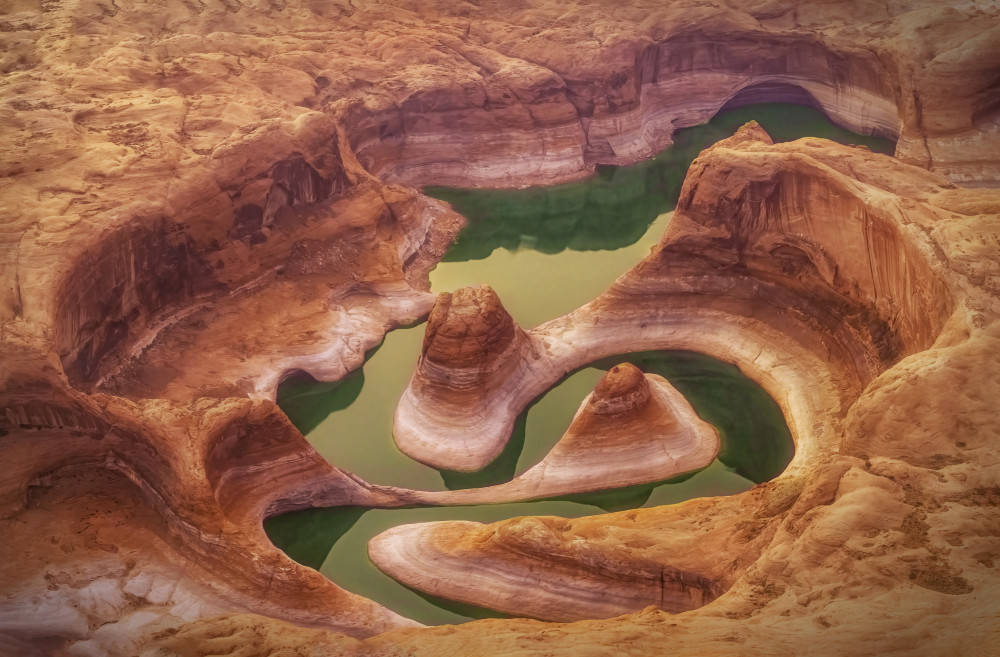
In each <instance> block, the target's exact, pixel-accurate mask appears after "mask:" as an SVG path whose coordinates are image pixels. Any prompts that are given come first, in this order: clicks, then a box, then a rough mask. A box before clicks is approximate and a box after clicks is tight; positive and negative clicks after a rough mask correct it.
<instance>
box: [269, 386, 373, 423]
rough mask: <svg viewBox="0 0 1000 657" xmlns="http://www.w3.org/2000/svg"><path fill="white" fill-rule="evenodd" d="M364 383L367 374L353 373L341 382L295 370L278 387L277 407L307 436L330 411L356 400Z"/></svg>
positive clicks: (332, 411)
mask: <svg viewBox="0 0 1000 657" xmlns="http://www.w3.org/2000/svg"><path fill="white" fill-rule="evenodd" d="M364 385H365V373H364V372H363V371H361V370H356V371H354V372H351V373H350V374H348V375H347V376H345V377H344V378H343V379H341V380H339V381H330V382H328V381H317V380H316V379H314V378H313V377H311V376H310V375H309V374H307V373H306V372H302V371H299V372H295V373H293V374H292V375H290V376H288V377H286V378H285V379H284V380H283V381H282V382H281V384H280V385H279V386H278V399H277V403H278V406H280V407H281V410H283V411H284V412H285V415H287V416H288V419H289V420H290V421H291V423H292V424H293V425H295V428H296V429H298V430H299V431H301V432H302V435H307V434H308V433H309V432H310V431H312V430H313V429H315V428H316V427H318V426H319V424H320V423H321V422H322V421H323V420H325V419H326V418H327V417H328V416H329V415H330V414H331V413H334V412H336V411H340V410H343V409H345V408H347V407H348V406H350V405H351V404H353V403H354V400H355V399H357V398H358V395H360V394H361V388H363V387H364Z"/></svg>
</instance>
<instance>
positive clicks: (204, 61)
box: [0, 0, 1000, 657]
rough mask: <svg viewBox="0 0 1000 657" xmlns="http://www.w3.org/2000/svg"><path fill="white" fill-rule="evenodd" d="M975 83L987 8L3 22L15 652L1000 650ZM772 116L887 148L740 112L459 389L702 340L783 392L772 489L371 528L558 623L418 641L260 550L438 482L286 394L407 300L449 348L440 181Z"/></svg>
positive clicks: (710, 2) (2, 330) (9, 10)
mask: <svg viewBox="0 0 1000 657" xmlns="http://www.w3.org/2000/svg"><path fill="white" fill-rule="evenodd" d="M998 62H1000V9H998V8H997V6H996V4H995V3H993V2H988V1H986V0H982V1H980V0H968V1H965V0H963V1H960V2H959V1H956V2H940V1H936V0H909V1H907V2H901V1H895V0H890V1H889V2H869V1H868V0H848V1H846V2H835V3H831V2H825V1H821V0H815V1H811V0H802V1H800V2H792V1H783V0H749V1H747V2H743V1H736V0H707V1H704V2H694V1H688V0H677V1H676V2H661V1H653V0H625V1H624V2H610V1H608V2H597V1H595V2H572V1H570V2H549V1H548V0H522V1H515V2H508V1H503V2H501V1H499V0H482V1H481V2H460V1H445V0H439V1H434V0H428V1H427V2H420V3H412V2H404V1H403V0H387V1H385V2H374V1H368V0H354V1H353V2H351V1H348V0H344V1H342V2H341V1H337V0H334V1H331V2H319V1H310V0H298V1H297V0H288V1H287V2H286V1H283V0H282V1H278V0H246V1H243V2H241V1H239V0H200V1H196V2H187V1H177V2H165V3H145V2H137V1H135V0H108V1H105V0H8V1H7V2H5V3H4V5H3V7H2V8H0V72H2V78H0V122H2V125H3V130H2V131H0V144H2V148H0V171H2V178H0V446H2V451H3V464H4V465H3V468H2V473H0V535H2V536H3V537H4V552H3V556H4V558H3V559H0V594H2V595H0V654H3V655H7V654H10V655H27V656H30V655H50V654H60V655H62V654H67V655H142V656H143V657H153V656H165V655H218V654H239V655H245V656H248V657H249V656H256V655H261V656H263V655H279V654H280V655H358V656H361V655H365V656H368V655H371V656H376V655H385V656H389V655H403V654H405V655H433V656H436V657H440V656H445V655H521V654H523V655H541V654H546V655H574V656H579V655H606V654H629V655H655V654H667V653H669V654H671V655H679V656H680V655H700V654H706V653H709V654H713V655H743V654H780V655H787V654H801V655H806V654H831V655H832V654H837V655H871V654H888V653H892V654H899V655H940V654H965V655H988V654H991V652H990V651H991V650H994V651H995V646H997V645H1000V576H998V574H997V573H998V564H1000V513H998V510H997V506H998V504H1000V413H998V412H997V409H996V400H997V399H1000V360H998V356H997V354H998V353H1000V264H998V263H1000V190H997V189H996V186H997V184H998V183H1000V78H998V68H997V65H998ZM761 100H769V101H790V102H798V103H804V104H809V105H813V106H815V107H818V108H821V109H822V110H823V111H825V112H826V113H827V115H828V116H830V117H831V118H832V119H833V120H835V121H836V122H838V123H840V124H842V125H844V126H846V127H850V128H852V129H854V130H857V131H861V132H865V133H870V134H877V135H881V136H885V137H890V138H894V139H898V142H897V144H898V145H897V150H896V157H895V158H890V157H887V156H883V155H877V154H873V153H871V152H868V151H866V150H864V149H861V148H853V147H849V146H841V145H837V144H834V143H831V142H828V141H823V140H817V139H804V140H799V141H796V142H792V143H785V144H772V143H771V140H770V138H769V137H768V136H767V134H766V133H764V132H763V130H761V129H760V128H759V127H756V126H754V125H748V126H746V127H744V128H743V129H741V131H740V132H739V133H738V134H736V135H735V136H733V137H732V138H730V139H727V140H725V141H723V142H720V143H718V144H716V145H715V146H713V147H711V148H709V149H707V150H706V151H705V152H703V153H702V154H701V156H699V158H698V159H697V160H696V161H695V163H694V164H693V165H692V166H691V169H690V171H689V172H688V175H687V178H686V180H685V183H684V187H683V190H682V193H681V198H680V201H679V203H678V207H677V210H676V212H675V214H674V218H673V220H672V221H671V223H670V225H669V228H668V229H667V232H666V234H665V235H664V236H663V239H662V241H661V242H660V243H659V244H658V246H657V247H656V248H654V249H653V251H652V252H651V253H650V255H649V256H648V257H647V258H646V259H644V260H643V261H642V262H640V263H637V264H636V267H635V268H634V269H632V270H631V271H629V272H628V273H627V274H625V275H624V276H622V277H621V278H620V279H618V280H617V281H616V282H615V283H614V285H612V286H611V288H609V289H608V290H607V291H606V292H605V293H604V294H602V295H601V296H600V297H599V298H597V299H595V300H594V301H593V302H591V303H589V304H587V305H585V306H583V307H581V308H580V309H578V310H576V311H574V312H572V313H570V314H569V315H566V316H564V317H562V318H559V319H556V320H553V321H551V322H548V323H546V324H543V325H541V326H538V327H517V326H516V325H514V324H513V323H511V324H510V325H509V326H508V325H506V324H505V320H504V319H503V314H502V313H500V312H499V310H498V309H497V307H496V305H495V304H493V303H492V300H491V299H490V298H489V295H488V294H486V293H485V292H484V293H482V294H481V296H480V298H479V300H480V301H482V302H483V303H481V304H479V305H480V307H481V308H484V309H485V310H486V311H487V313H486V314H487V315H489V316H490V317H492V318H493V319H494V320H499V321H498V322H492V323H491V322H485V323H483V324H482V326H481V328H483V329H484V330H485V331H486V333H485V334H486V335H488V336H492V337H495V338H497V340H498V342H497V344H499V345H501V346H502V348H503V350H505V351H504V353H507V352H512V353H516V354H517V355H518V357H517V359H514V360H510V361H508V360H505V361H504V363H507V362H511V363H513V366H507V365H504V364H503V363H500V364H498V365H497V366H496V367H487V368H486V370H487V371H485V372H484V371H483V365H482V364H483V363H486V365H491V364H492V363H493V361H490V360H489V358H485V360H483V358H484V357H485V356H488V355H489V354H476V355H474V358H473V360H474V361H475V362H474V363H473V365H475V366H474V367H473V366H470V367H469V368H467V369H469V370H470V371H473V370H474V373H475V374H476V376H480V375H483V374H484V373H485V374H486V375H488V376H487V377H486V378H488V379H489V382H490V386H492V388H490V389H489V390H487V391H486V392H485V393H482V391H480V392H478V393H476V394H483V395H485V396H483V397H482V399H481V401H482V402H483V403H484V404H485V405H486V407H489V406H490V402H491V401H493V400H495V399H497V395H498V394H500V393H504V391H509V390H511V389H513V388H514V387H517V386H515V383H517V382H521V383H522V384H523V386H524V387H525V388H528V389H530V390H534V391H535V392H534V394H533V395H531V396H527V397H525V398H523V399H522V398H520V397H519V398H517V399H515V400H513V402H511V403H505V405H503V406H497V408H500V409H501V410H500V412H499V415H498V416H499V417H500V418H501V420H502V421H507V420H509V419H510V418H511V417H513V416H516V414H517V413H518V412H519V410H520V409H521V408H523V406H524V405H526V404H527V403H529V402H530V400H531V398H532V397H533V396H534V395H537V394H538V393H540V392H542V391H544V390H545V389H547V388H548V387H549V386H551V385H552V384H554V383H555V382H556V381H558V379H559V378H560V377H561V376H562V375H564V374H565V373H566V372H569V371H572V370H573V369H575V368H576V367H579V366H581V365H584V364H586V363H588V362H591V361H593V360H595V359H597V358H603V357H605V356H609V355H613V354H619V353H622V352H624V351H630V350H645V349H662V348H670V349H690V350H695V351H700V352H704V353H707V354H709V355H712V356H715V357H717V358H720V359H722V360H724V361H727V362H730V363H735V364H737V365H738V366H739V367H740V369H741V370H742V371H743V372H744V373H746V374H747V375H748V376H750V377H751V378H753V379H754V380H756V381H757V382H758V383H760V384H761V385H762V386H763V387H764V388H765V389H766V390H767V391H768V392H769V393H770V394H771V396H772V397H773V398H774V399H775V400H776V401H777V402H778V404H779V405H780V406H781V408H782V410H783V412H784V413H785V416H786V418H787V421H788V424H789V427H790V428H791V430H792V434H793V436H794V438H795V442H796V453H795V457H794V460H793V461H792V463H791V464H790V466H789V467H788V469H787V470H786V471H785V472H784V473H783V474H782V475H781V476H779V477H778V478H776V479H774V480H773V481H770V482H767V483H765V484H761V485H758V486H755V487H754V488H752V489H751V490H749V491H747V492H746V493H743V494H740V495H735V496H730V497H725V498H704V499H696V500H691V501H689V502H686V503H683V504H679V505H674V506H667V507H657V508H651V509H637V510H633V511H623V512H619V513H614V514H608V515H601V516H594V517H587V518H579V519H575V520H564V519H561V518H551V517H547V518H517V519H513V520H510V521H506V522H501V523H496V524H494V525H487V526H482V525H477V524H474V523H435V524H433V525H427V526H422V527H420V528H418V529H411V528H405V527H404V528H399V529H397V530H393V531H394V532H397V533H398V534H401V533H405V532H410V533H409V534H408V536H407V537H406V540H402V541H396V542H395V543H394V545H395V546H396V548H394V551H393V553H392V555H391V556H392V559H393V560H395V561H396V562H398V563H399V564H402V565H401V566H400V568H402V569H404V570H405V568H406V567H407V566H406V564H408V563H409V564H416V565H415V566H414V567H415V568H419V567H421V566H420V564H422V563H426V561H427V560H433V561H434V563H435V568H436V570H435V571H434V577H435V581H434V582H433V583H431V584H428V583H422V582H419V581H416V580H413V584H414V585H415V586H420V587H425V586H426V587H428V588H430V587H431V586H433V589H434V591H433V592H435V593H436V594H438V595H444V596H446V597H452V598H454V599H457V600H462V601H466V602H472V603H477V604H485V605H488V606H489V605H493V606H496V607H498V608H508V607H510V604H511V603H510V601H511V600H514V601H515V603H516V604H519V605H520V606H519V607H518V609H520V610H523V611H522V612H521V613H523V614H524V615H528V616H532V617H535V618H541V619H549V620H553V621H575V622H566V623H560V624H555V623H551V622H543V621H541V620H527V619H509V620H487V621H479V622H474V623H468V624H465V625H461V626H454V627H452V626H444V627H437V628H423V627H419V626H418V624H417V623H415V622H413V621H411V620H409V619H406V618H403V617H401V616H399V615H398V614H396V613H394V612H392V611H390V610H388V609H385V608H383V607H381V606H380V605H378V604H376V603H374V602H372V601H370V600H367V599H365V598H362V597H360V596H357V595H354V594H351V593H348V592H346V591H344V590H342V589H340V588H339V587H337V586H336V585H335V584H334V583H333V582H331V581H329V580H327V579H326V578H325V577H323V576H322V575H320V574H319V573H318V572H315V571H313V570H311V569H308V568H305V567H303V566H300V565H298V564H296V563H295V562H293V561H292V560H290V559H289V558H288V557H287V556H285V555H284V554H283V553H282V552H281V551H279V550H278V549H277V548H275V547H274V546H273V545H272V544H271V543H270V542H269V541H268V539H267V537H266V535H265V534H264V531H263V529H262V520H263V519H264V518H266V517H269V516H273V515H276V514H279V513H283V512H286V511H291V510H295V509H301V508H308V507H313V506H342V505H353V506H370V507H392V506H401V505H407V504H413V503H417V502H420V501H423V499H424V498H423V497H422V496H425V495H430V494H429V493H420V492H416V491H407V490H400V489H394V488H388V487H379V486H373V485H370V484H368V483H367V482H365V481H363V480H361V479H360V478H358V477H357V476H355V475H353V474H351V473H348V472H345V471H343V470H340V469H338V468H336V467H335V466H333V465H330V464H329V463H327V462H326V461H324V460H323V458H322V457H321V456H320V455H319V454H318V453H317V452H316V451H315V450H314V449H313V448H312V447H311V446H310V445H309V444H308V443H307V442H306V441H305V439H304V438H303V437H302V435H301V434H300V433H299V432H298V431H297V430H296V429H295V428H294V427H293V426H292V425H291V424H290V423H289V422H288V420H287V418H286V417H285V416H284V414H283V413H282V412H281V411H280V409H278V408H277V406H276V405H275V404H274V402H273V399H274V397H275V391H276V388H277V384H278V383H279V382H280V381H281V379H282V377H283V376H285V375H286V374H288V373H290V372H293V371H299V370H300V371H305V372H308V373H310V374H312V375H313V376H315V377H316V378H317V379H323V380H333V379H337V378H339V377H341V376H343V375H345V374H346V373H347V372H349V371H351V370H353V369H355V368H357V367H358V366H360V365H361V364H362V363H363V361H364V357H365V352H366V351H367V350H368V349H370V348H372V347H374V346H375V345H376V344H378V342H379V340H380V339H381V338H382V336H383V335H384V333H385V332H386V331H388V330H391V329H392V328H395V327H397V326H400V325H403V324H408V323H411V322H413V321H416V320H418V319H421V318H424V317H426V316H428V315H429V314H430V315H431V321H430V324H431V325H432V327H437V328H438V329H440V330H439V331H437V333H435V334H434V337H433V339H431V340H430V341H429V343H428V345H425V354H424V363H426V364H428V365H432V364H434V363H435V362H437V363H439V364H440V362H441V359H438V360H437V361H435V358H436V357H437V356H447V357H448V358H445V360H448V359H449V358H451V359H453V358H454V357H455V354H454V353H450V352H449V350H448V346H449V336H450V334H449V330H450V328H449V327H452V326H453V325H454V324H453V322H452V321H451V319H453V318H452V317H451V315H449V313H448V312H447V309H445V308H444V307H443V306H439V310H440V311H441V312H440V314H441V316H440V317H435V316H434V311H432V308H433V307H434V304H435V297H434V295H433V294H431V292H430V290H429V284H428V277H427V273H428V271H429V270H430V269H431V268H432V267H433V266H434V265H435V263H437V262H438V261H439V260H440V258H441V257H442V255H443V253H444V251H445V250H446V249H447V247H448V245H449V244H450V243H451V241H452V240H453V238H454V236H455V234H456V232H457V231H458V230H459V229H460V227H461V226H462V224H463V219H462V218H461V217H460V216H459V215H457V214H456V213H454V212H453V211H452V210H451V209H450V208H449V207H448V206H447V205H445V204H443V203H440V202H438V201H435V200H433V199H430V198H428V197H426V196H424V195H422V194H421V193H420V191H419V187H420V186H421V185H425V184H431V183H434V184H454V185H465V186H490V187H511V186H521V185H528V184H545V183H553V182H558V181H565V180H570V179H574V178H581V177H584V176H586V175H588V174H590V173H591V172H592V171H593V167H594V165H596V164H600V163H606V164H625V163H630V162H634V161H637V160H639V159H641V158H644V157H647V156H649V155H652V154H653V153H655V152H657V151H659V150H661V149H663V148H666V147H668V146H669V145H670V143H671V135H672V134H673V133H674V131H676V130H677V129H678V128H681V127H685V126H690V125H695V124H698V123H701V122H703V121H705V120H707V119H708V118H710V117H711V116H712V115H714V114H715V113H716V112H717V111H719V110H720V109H722V108H725V107H732V106H735V105H741V104H748V103H752V102H757V101H761ZM609 220H610V219H609ZM463 294H464V293H463ZM439 303H440V302H439ZM463 307H464V306H462V304H459V306H458V307H456V308H455V310H458V311H461V310H462V308H463ZM453 314H454V313H452V315H453ZM508 319H509V318H508ZM491 327H499V328H500V329H502V330H499V331H495V332H491ZM452 337H453V336H452ZM452 362H454V361H453V360H452ZM498 362H499V361H498ZM418 375H419V372H418ZM463 408H464V409H465V410H466V411H467V412H468V416H463V415H461V414H458V413H451V412H450V411H449V412H448V413H444V414H442V417H446V418H447V419H448V422H449V423H451V424H452V425H460V424H461V423H462V422H465V421H468V420H469V418H470V417H473V416H474V415H475V414H476V413H478V412H479V411H478V410H477V408H479V407H477V405H476V404H465V405H464V406H463ZM429 410H431V409H429ZM480 410H481V409H480ZM479 415H480V416H481V415H482V414H481V413H479ZM494 420H495V418H491V419H490V420H489V421H488V422H485V423H484V424H483V426H485V427H489V428H492V429H493V430H496V427H497V426H501V425H494ZM499 433H502V431H501V432H499ZM502 439H503V438H501V442H502ZM405 441H406V439H405V438H403V442H404V443H405ZM495 443H496V441H495V440H494V444H495ZM501 447H502V445H501ZM404 448H405V447H404ZM477 458H479V459H480V461H482V460H484V459H486V460H488V455H487V456H486V457H483V456H479V457H477ZM474 462H475V461H474ZM470 467H471V466H470ZM397 548H398V549H397ZM470 572H474V573H476V583H475V585H474V586H472V587H469V586H466V585H464V584H468V582H467V581H463V580H467V578H468V573H470ZM404 579H405V578H404ZM602 591H603V592H604V593H603V594H602V593H601V592H602ZM685 610H689V611H685ZM672 612H683V613H672ZM615 615H617V616H616V617H613V618H606V617H608V616H615ZM602 617H604V618H603V619H600V620H593V619H597V618H602ZM588 618H589V619H592V620H586V619H588Z"/></svg>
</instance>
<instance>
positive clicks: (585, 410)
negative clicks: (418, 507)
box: [376, 363, 719, 579]
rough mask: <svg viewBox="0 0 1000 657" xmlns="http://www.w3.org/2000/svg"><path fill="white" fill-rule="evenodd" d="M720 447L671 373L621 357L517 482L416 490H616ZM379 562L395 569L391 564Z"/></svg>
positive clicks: (470, 498) (522, 494) (705, 461)
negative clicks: (644, 368)
mask: <svg viewBox="0 0 1000 657" xmlns="http://www.w3.org/2000/svg"><path fill="white" fill-rule="evenodd" d="M514 376H515V377H516V376H517V373H515V374H514ZM508 419H509V418H508ZM472 437H474V436H472ZM718 453H719V435H718V432H717V431H716V430H715V428H714V427H713V426H712V425H710V424H708V423H707V422H705V421H704V420H702V419H701V418H699V417H698V415H697V414H696V413H695V412H694V409H693V408H691V405H690V404H689V403H688V401H687V400H686V399H685V398H684V396H683V395H681V394H680V393H679V392H677V390H676V389H675V388H674V387H673V386H672V385H670V383H669V382H668V381H667V380H666V379H664V378H663V377H661V376H657V375H655V374H645V375H644V374H643V373H642V372H641V371H640V370H639V368H637V367H636V366H634V365H632V364H631V363H622V364H621V365H616V366H615V367H613V368H612V369H610V370H608V373H607V374H605V375H604V377H603V378H602V379H601V381H600V382H599V383H598V385H597V387H596V388H594V391H593V392H592V393H591V394H589V395H587V398H586V399H584V400H583V403H582V404H581V405H580V408H579V410H577V412H576V415H575V416H574V418H573V422H572V424H571V425H570V426H569V428H568V429H567V430H566V433H565V434H564V435H563V436H562V437H561V438H560V439H559V442H557V443H556V444H555V446H554V447H553V448H552V450H551V451H550V452H549V453H548V454H546V456H545V458H543V459H542V460H541V461H540V462H539V463H537V464H536V465H534V466H532V467H531V468H529V469H528V470H526V471H525V472H523V473H522V474H520V475H518V476H517V477H515V478H514V479H512V480H511V481H508V482H506V483H503V484H497V485H495V486H485V487H482V488H472V489H467V490H457V491H446V492H440V493H436V492H430V493H428V492H416V491H414V492H412V493H410V495H412V498H413V499H416V500H419V501H420V502H422V503H424V504H495V503H499V502H515V501H524V500H533V499H544V498H551V497H560V496H565V495H574V494H580V493H590V492H595V491H606V490H615V489H619V488H626V487H628V486H636V485H639V484H650V483H656V482H662V481H666V480H667V479H672V478H674V477H678V476H680V475H684V474H687V473H690V472H694V471H696V470H700V469H702V468H704V467H706V466H708V465H709V464H710V463H711V462H712V461H713V460H714V459H715V457H716V456H717V455H718ZM399 536H401V535H399ZM376 564H377V565H378V566H379V568H381V569H382V570H384V571H386V572H388V573H389V574H390V575H393V576H395V575H396V572H395V567H394V565H393V564H392V563H391V562H389V561H376ZM404 579H405V577H404Z"/></svg>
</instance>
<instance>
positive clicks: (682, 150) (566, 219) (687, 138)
mask: <svg viewBox="0 0 1000 657" xmlns="http://www.w3.org/2000/svg"><path fill="white" fill-rule="evenodd" d="M751 120H753V121H757V122H758V123H759V124H760V125H761V127H763V128H764V130H766V131H767V133H768V134H769V135H771V138H772V139H773V140H774V141H776V142H780V141H794V140H795V139H800V138H802V137H822V138H825V139H830V140H833V141H837V142H840V143H844V144H857V145H863V146H867V147H868V148H870V149H871V150H873V151H875V152H878V153H885V154H887V155H892V154H893V153H894V152H895V149H896V144H895V142H893V141H890V140H888V139H883V138H880V137H872V136H868V135H861V134H857V133H854V132H851V131H850V130H847V129H845V128H841V127H839V126H836V125H834V124H832V123H830V121H829V120H828V119H827V118H826V116H825V115H824V114H823V113H822V112H820V111H819V110H816V109H813V108H811V107H804V106H802V105H791V104H782V103H766V104H758V105H748V106H746V107H740V108H737V109H734V110H730V111H727V112H725V113H723V114H718V115H716V116H715V117H714V118H712V119H711V120H710V121H709V122H708V123H706V124H703V125H699V126H695V127H693V128H685V129H683V130H680V131H678V132H677V134H675V135H674V143H673V145H672V146H671V147H670V148H668V149H666V150H665V151H663V152H662V153H660V154H659V155H657V156H656V157H654V158H652V159H650V160H646V161H644V162H639V163H637V164H634V165H631V166H627V167H610V166H604V167H598V168H597V175H596V176H594V177H592V178H589V179H587V180H582V181H579V182H573V183H567V184H563V185H552V186H548V187H529V188H527V189H519V190H509V189H504V190H483V189H456V188H447V187H428V188H426V189H425V190H424V192H425V193H426V194H428V195H430V196H434V197H436V198H439V199H442V200H445V201H448V202H450V203H451V204H452V205H453V206H454V208H455V209H456V210H458V211H459V212H460V213H462V214H463V215H464V216H465V217H466V218H467V219H468V220H469V226H468V227H467V228H466V229H465V230H464V231H463V232H462V234H461V235H459V237H458V239H457V240H456V242H455V244H454V245H453V246H452V247H451V249H449V251H448V253H447V254H445V256H444V260H445V262H460V261H465V260H475V259H480V258H485V257H487V256H488V255H490V254H491V253H493V252H494V250H496V249H500V248H503V249H507V250H511V251H516V250H519V249H524V248H529V249H532V250H534V251H537V252H539V253H550V254H551V253H560V252H562V251H563V250H565V249H570V250H576V251H591V250H607V249H618V248H621V247H625V246H628V245H630V244H633V243H635V241H636V240H637V239H639V238H640V236H642V235H643V234H644V233H645V232H646V229H647V228H648V227H649V225H650V224H651V223H652V222H653V220H654V219H655V218H656V217H657V216H659V215H660V214H662V213H664V212H667V211H669V210H673V208H674V205H675V204H676V203H677V198H678V196H679V195H680V189H681V183H682V182H683V181H684V175H685V174H686V173H687V170H688V167H689V166H690V164H691V162H692V161H693V160H694V159H695V158H696V157H697V156H698V153H700V152H701V151H702V150H704V149H705V148H707V147H708V146H711V145H712V144H714V143H715V142H717V141H719V140H720V139H725V138H726V137H729V136H730V135H732V134H733V133H734V132H736V130H737V129H738V128H739V127H740V126H742V125H743V124H744V123H746V122H748V121H751ZM501 298H503V296H502V295H501Z"/></svg>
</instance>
